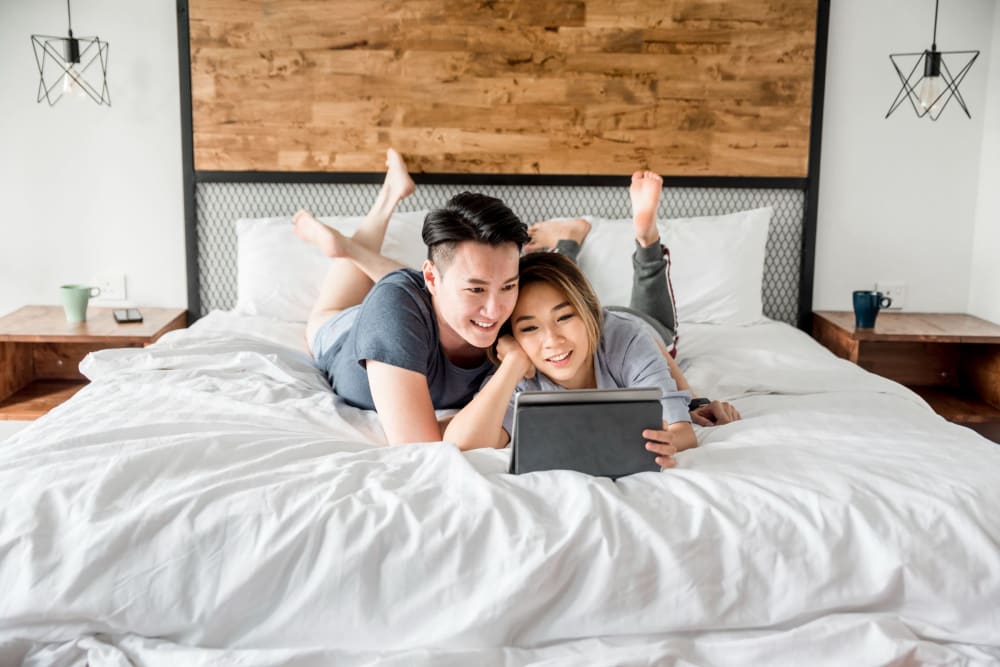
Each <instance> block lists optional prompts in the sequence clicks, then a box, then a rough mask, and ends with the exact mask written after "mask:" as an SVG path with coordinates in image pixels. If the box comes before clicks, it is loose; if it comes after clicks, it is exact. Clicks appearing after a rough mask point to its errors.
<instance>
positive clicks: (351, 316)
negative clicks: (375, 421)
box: [293, 149, 528, 444]
mask: <svg viewBox="0 0 1000 667" xmlns="http://www.w3.org/2000/svg"><path fill="white" fill-rule="evenodd" d="M386 166H387V168H388V169H387V172H386V178H385V182H384V183H383V185H382V188H381V190H380V191H379V194H378V196H377V197H376V200H375V202H374V203H373V205H372V208H371V210H370V211H369V212H368V215H367V216H366V217H365V220H364V221H363V222H362V223H361V226H360V227H359V228H358V231H357V232H356V233H355V234H354V236H353V237H350V238H348V237H345V236H344V235H342V234H340V233H339V232H337V231H336V230H334V229H331V228H329V227H327V226H326V225H323V224H322V223H320V222H319V221H318V220H316V218H314V217H313V216H312V215H311V214H309V213H308V212H306V211H299V212H298V213H296V214H295V216H294V218H293V222H294V224H295V233H296V234H297V235H298V236H299V237H300V238H302V239H303V240H305V241H308V242H310V243H313V244H315V245H317V246H318V247H319V248H320V249H321V250H322V251H323V253H324V254H325V255H327V256H328V257H330V258H331V259H332V262H331V265H330V269H329V271H328V273H327V276H326V278H325V280H324V283H323V286H322V289H321V291H320V295H319V298H318V299H317V301H316V304H315V305H314V307H313V310H312V312H311V313H310V316H309V321H308V322H307V325H306V337H307V340H308V343H309V345H310V349H311V351H312V354H313V356H314V357H315V359H316V360H317V363H318V364H319V366H320V367H321V368H323V369H324V370H325V371H326V373H327V376H328V377H329V378H330V380H331V384H332V386H333V389H334V391H335V392H336V393H337V394H338V395H339V396H341V397H342V398H344V399H345V400H346V401H347V402H348V403H350V404H351V405H354V406H356V407H360V408H365V409H375V410H376V411H378V414H379V419H380V421H381V424H382V428H383V430H384V431H385V435H386V439H387V441H388V442H389V443H390V444H398V443H405V442H428V441H436V440H441V439H442V437H443V432H442V424H440V423H439V422H438V421H437V418H436V417H435V414H434V410H435V409H444V408H460V407H463V406H464V405H466V404H467V403H468V402H469V400H471V398H472V397H473V396H474V395H475V393H476V391H477V390H478V389H479V387H480V386H481V385H482V382H483V380H484V379H485V377H486V376H487V375H488V374H489V372H490V371H491V370H492V365H491V364H490V362H489V360H488V359H487V357H486V349H487V348H489V347H490V346H491V345H492V344H493V343H494V341H495V340H496V337H497V332H498V331H499V329H500V325H501V324H503V323H504V321H506V320H507V318H508V317H509V316H510V314H511V312H512V311H513V309H514V304H515V302H516V301H517V273H518V257H519V255H520V251H521V247H522V246H523V245H524V244H525V243H526V242H527V241H528V233H527V227H526V226H525V224H524V223H523V222H521V220H520V219H519V218H518V217H517V216H516V215H515V214H514V213H513V212H512V211H511V210H510V209H509V208H508V207H507V206H506V205H504V204H503V202H501V201H500V200H498V199H495V198H493V197H488V196H486V195H481V194H473V193H468V192H464V193H461V194H459V195H456V196H455V197H453V198H452V199H451V200H450V201H449V202H448V203H447V204H446V205H445V206H444V207H443V208H440V209H437V210H434V211H431V212H430V213H429V214H428V215H427V218H426V220H425V221H424V227H423V239H424V243H425V244H427V247H428V255H427V259H426V260H425V261H424V263H423V266H422V268H421V270H420V271H414V270H412V269H405V268H401V267H400V265H399V264H397V263H396V262H393V261H392V260H390V259H388V258H386V257H383V256H382V255H381V254H380V250H381V247H382V241H383V239H384V237H385V230H386V227H387V226H388V224H389V220H390V218H391V217H392V213H393V211H394V210H395V208H396V206H397V205H398V204H399V202H400V201H401V200H402V199H404V198H405V197H407V196H409V195H410V194H411V193H412V192H413V190H414V184H413V180H412V179H411V178H410V176H409V173H408V172H407V169H406V164H405V163H404V162H403V159H402V157H401V156H400V155H399V153H397V152H396V151H395V150H392V149H389V151H388V152H387V159H386Z"/></svg>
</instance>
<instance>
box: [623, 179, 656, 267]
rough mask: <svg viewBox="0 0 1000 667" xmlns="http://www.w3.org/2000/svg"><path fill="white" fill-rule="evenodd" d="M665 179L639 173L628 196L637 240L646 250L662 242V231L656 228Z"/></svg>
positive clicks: (630, 187)
mask: <svg viewBox="0 0 1000 667" xmlns="http://www.w3.org/2000/svg"><path fill="white" fill-rule="evenodd" d="M662 191H663V179H662V178H660V175H659V174H655V173H653V172H651V171H637V172H635V173H634V174H632V185H630V186H629V189H628V196H629V199H631V200H632V227H633V229H634V230H635V240H636V241H638V242H639V245H641V246H642V247H644V248H648V247H649V246H651V245H653V244H654V243H659V242H660V230H659V229H657V227H656V211H657V209H658V208H659V206H660V193H661V192H662Z"/></svg>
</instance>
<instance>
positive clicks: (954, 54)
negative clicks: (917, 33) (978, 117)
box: [885, 0, 979, 120]
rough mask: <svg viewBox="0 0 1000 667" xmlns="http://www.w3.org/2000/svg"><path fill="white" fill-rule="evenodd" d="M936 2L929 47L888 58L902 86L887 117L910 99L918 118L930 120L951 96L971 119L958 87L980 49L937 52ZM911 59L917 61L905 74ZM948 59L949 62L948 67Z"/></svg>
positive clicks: (942, 109)
mask: <svg viewBox="0 0 1000 667" xmlns="http://www.w3.org/2000/svg"><path fill="white" fill-rule="evenodd" d="M938 2H939V0H934V34H933V37H932V38H931V48H929V49H925V50H924V51H923V52H921V53H892V54H889V60H890V61H891V62H892V66H893V67H894V68H895V70H896V74H897V75H898V76H899V80H900V81H901V82H902V84H903V87H902V88H900V89H899V92H898V93H896V99H895V100H893V102H892V105H891V106H890V107H889V111H888V112H886V114H885V117H886V118H888V117H889V116H891V115H892V112H894V111H895V110H896V109H898V108H899V107H900V106H901V105H902V104H903V102H905V101H907V100H909V102H910V106H912V107H913V111H914V113H916V114H917V118H923V117H925V116H926V117H928V118H930V119H931V120H937V119H938V118H940V117H941V113H942V112H943V111H944V109H945V107H947V106H948V103H949V102H951V100H952V99H954V100H955V102H956V103H957V104H958V105H959V106H960V107H962V111H964V112H965V115H966V116H968V117H969V118H972V114H970V113H969V107H968V106H966V104H965V99H964V98H963V97H962V93H960V92H959V90H958V87H959V86H960V85H961V84H962V81H963V80H964V79H965V75H966V74H968V73H969V70H970V69H971V68H972V63H974V62H976V58H978V57H979V51H938V48H937V23H938ZM945 56H948V58H945ZM911 58H915V59H916V60H915V61H914V63H913V66H912V68H910V72H909V74H905V75H904V74H903V71H904V70H905V69H907V67H908V66H909V60H910V59H911ZM949 61H950V62H951V66H950V67H949V65H948V62H949ZM963 63H964V64H963ZM952 70H954V73H953V72H952ZM918 73H919V75H918Z"/></svg>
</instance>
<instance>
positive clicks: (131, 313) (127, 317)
mask: <svg viewBox="0 0 1000 667" xmlns="http://www.w3.org/2000/svg"><path fill="white" fill-rule="evenodd" d="M114 316H115V322H118V323H119V324H128V323H130V322H142V313H140V312H139V309H138V308H115V310H114Z"/></svg>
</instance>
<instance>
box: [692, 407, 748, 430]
mask: <svg viewBox="0 0 1000 667" xmlns="http://www.w3.org/2000/svg"><path fill="white" fill-rule="evenodd" d="M739 419H740V413H739V410H737V409H736V407H735V406H734V405H733V404H732V403H726V402H725V401H712V402H711V403H709V404H708V405H703V406H701V407H700V408H698V409H697V410H692V411H691V421H693V422H694V423H695V424H697V425H698V426H721V425H723V424H728V423H729V422H734V421H739Z"/></svg>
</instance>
